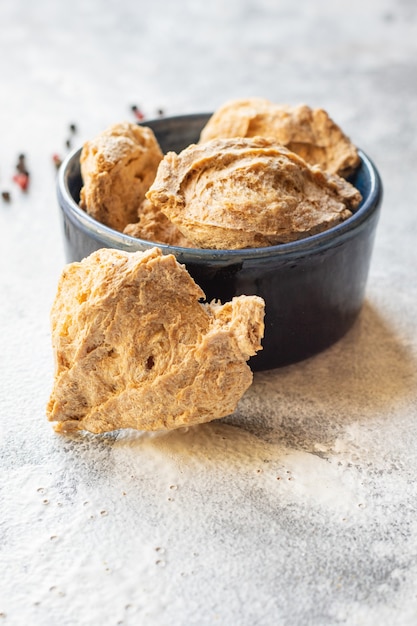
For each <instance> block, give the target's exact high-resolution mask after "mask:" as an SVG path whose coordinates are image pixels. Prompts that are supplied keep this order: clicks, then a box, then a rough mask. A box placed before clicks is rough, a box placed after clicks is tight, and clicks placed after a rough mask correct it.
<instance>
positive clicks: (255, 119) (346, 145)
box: [200, 98, 360, 178]
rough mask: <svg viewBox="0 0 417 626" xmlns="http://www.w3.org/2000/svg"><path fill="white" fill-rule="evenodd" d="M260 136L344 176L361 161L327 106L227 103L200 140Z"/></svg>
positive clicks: (262, 101)
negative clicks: (315, 107)
mask: <svg viewBox="0 0 417 626" xmlns="http://www.w3.org/2000/svg"><path fill="white" fill-rule="evenodd" d="M257 136H261V137H269V138H270V139H274V140H275V141H277V142H278V143H281V144H282V145H284V146H286V147H287V148H288V149H289V150H291V151H292V152H295V153H296V154H299V155H300V156H301V157H302V158H303V159H304V160H305V161H307V162H308V163H310V165H320V167H321V168H322V169H324V170H326V171H328V172H331V173H333V174H339V176H343V177H344V178H346V177H347V176H349V174H351V173H352V172H353V170H354V169H355V168H356V167H357V166H358V165H359V162H360V159H359V155H358V151H357V149H356V146H355V145H354V144H353V143H352V142H351V141H350V139H349V137H347V136H346V135H345V133H344V132H343V131H342V129H341V128H340V127H339V126H338V125H337V124H336V123H335V122H334V121H333V120H332V119H331V118H330V117H329V115H328V113H327V112H326V111H324V110H323V109H319V108H317V109H313V108H311V107H309V106H307V105H306V104H301V105H298V106H289V105H278V104H274V103H272V102H270V101H269V100H265V99H263V98H251V99H247V100H232V101H230V102H227V103H225V104H224V105H223V106H221V107H220V108H219V109H218V110H217V111H216V112H215V113H214V114H213V115H212V117H211V118H210V120H209V121H208V122H207V124H206V126H205V127H204V128H203V130H202V132H201V136H200V140H201V142H206V141H209V140H210V139H215V138H219V137H223V138H230V137H257Z"/></svg>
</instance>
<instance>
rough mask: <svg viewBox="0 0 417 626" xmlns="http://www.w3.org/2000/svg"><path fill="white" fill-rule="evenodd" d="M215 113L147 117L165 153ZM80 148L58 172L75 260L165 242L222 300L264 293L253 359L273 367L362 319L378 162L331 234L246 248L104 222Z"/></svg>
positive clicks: (359, 175)
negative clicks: (83, 192)
mask: <svg viewBox="0 0 417 626" xmlns="http://www.w3.org/2000/svg"><path fill="white" fill-rule="evenodd" d="M209 116H210V115H209V114H198V115H184V116H178V117H172V118H162V119H158V120H154V121H151V122H146V125H147V126H150V127H151V128H152V129H153V130H154V132H155V135H156V137H157V139H158V141H159V143H160V145H161V148H162V150H163V152H166V151H168V150H174V151H175V152H179V151H181V150H182V149H183V148H185V147H186V146H188V145H189V144H191V143H195V142H196V141H198V138H199V134H200V131H201V129H202V128H203V126H204V125H205V123H206V121H207V120H208V118H209ZM79 157H80V150H77V151H74V152H72V153H71V154H70V155H69V156H68V158H67V159H66V160H65V162H64V163H63V164H62V166H61V168H60V171H59V175H58V201H59V205H60V208H61V211H62V217H63V222H64V238H65V245H66V254H67V260H68V262H72V261H80V260H81V259H82V258H84V257H86V256H88V255H89V254H91V252H93V251H94V250H98V249H99V248H117V249H119V250H126V251H131V252H133V251H137V250H142V251H143V250H147V249H149V248H151V247H153V246H155V245H158V247H160V248H161V249H162V251H163V252H164V253H166V254H168V253H172V254H174V255H175V256H176V258H177V259H178V261H179V262H181V263H184V264H185V265H186V267H187V269H188V271H189V272H190V274H191V275H192V276H193V278H194V280H195V281H196V282H197V283H198V284H199V285H200V286H201V288H202V289H203V291H204V292H205V294H206V297H207V300H212V299H213V298H217V299H219V300H221V301H222V302H225V301H227V300H230V299H231V298H232V297H233V296H237V295H241V294H247V295H252V294H257V295H259V296H262V298H264V300H265V303H266V315H265V336H264V340H263V342H262V344H263V350H262V351H261V352H259V353H258V354H257V355H256V356H255V357H253V358H252V359H251V360H250V365H251V367H252V369H254V370H265V369H271V368H275V367H279V366H282V365H286V364H289V363H293V362H296V361H299V360H301V359H305V358H307V357H310V356H312V355H313V354H316V353H318V352H320V351H321V350H323V349H324V348H327V347H328V346H330V345H331V344H332V343H334V342H335V341H336V340H338V339H340V338H341V337H342V336H343V335H344V334H345V333H346V332H347V331H348V329H349V328H350V327H351V326H352V324H353V323H354V321H355V319H356V318H357V316H358V314H359V312H360V310H361V307H362V304H363V301H364V295H365V286H366V281H367V277H368V270H369V264H370V260H371V254H372V248H373V243H374V235H375V230H376V225H377V221H378V216H379V209H380V205H381V200H382V184H381V180H380V177H379V174H378V171H377V170H376V168H375V166H374V164H373V163H372V161H371V160H370V159H369V158H368V157H367V156H366V155H365V154H364V153H363V152H362V151H360V157H361V163H360V166H359V168H358V169H357V171H356V172H355V174H354V175H353V176H352V177H351V179H350V182H352V183H353V185H355V186H356V187H357V188H358V189H359V191H360V192H361V194H362V196H363V200H362V203H361V205H360V206H359V208H358V209H357V210H356V212H355V213H354V215H352V217H350V218H349V219H347V220H346V221H345V222H343V223H342V224H339V225H338V226H335V227H334V228H331V229H329V230H327V231H325V232H323V233H319V234H317V235H313V236H311V237H308V238H306V239H301V240H298V241H294V242H291V243H286V244H280V245H276V246H269V247H265V248H250V249H244V250H203V249H194V248H180V247H175V246H168V245H162V244H154V243H152V242H150V241H145V240H142V239H135V238H133V237H129V236H128V235H124V234H122V233H120V232H117V231H115V230H112V229H111V228H108V227H107V226H104V225H103V224H101V223H99V222H97V221H96V220H94V219H93V218H91V217H90V216H89V215H87V213H85V212H84V211H83V210H82V209H80V207H79V206H78V202H79V194H80V189H81V186H82V180H81V174H80V163H79Z"/></svg>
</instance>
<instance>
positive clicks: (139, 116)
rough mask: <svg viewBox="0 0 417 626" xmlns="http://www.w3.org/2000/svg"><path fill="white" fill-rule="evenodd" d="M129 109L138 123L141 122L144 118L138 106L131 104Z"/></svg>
mask: <svg viewBox="0 0 417 626" xmlns="http://www.w3.org/2000/svg"><path fill="white" fill-rule="evenodd" d="M131 109H132V111H133V115H134V116H135V117H136V119H138V120H139V121H142V120H143V119H144V118H145V116H144V114H143V113H142V111H141V110H140V109H139V107H138V106H136V104H132V106H131Z"/></svg>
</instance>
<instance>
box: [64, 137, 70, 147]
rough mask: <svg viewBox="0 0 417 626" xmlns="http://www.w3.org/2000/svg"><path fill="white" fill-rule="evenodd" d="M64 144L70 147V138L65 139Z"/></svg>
mask: <svg viewBox="0 0 417 626" xmlns="http://www.w3.org/2000/svg"><path fill="white" fill-rule="evenodd" d="M65 146H66V147H67V148H68V149H70V148H71V139H67V140H66V142H65Z"/></svg>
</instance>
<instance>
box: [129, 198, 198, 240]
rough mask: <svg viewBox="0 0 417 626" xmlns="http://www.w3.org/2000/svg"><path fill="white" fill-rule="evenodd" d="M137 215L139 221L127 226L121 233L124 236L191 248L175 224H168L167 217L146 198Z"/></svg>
mask: <svg viewBox="0 0 417 626" xmlns="http://www.w3.org/2000/svg"><path fill="white" fill-rule="evenodd" d="M138 215H139V221H138V222H136V223H134V224H128V225H127V226H126V228H125V229H124V231H123V232H124V233H125V234H126V235H130V236H131V237H138V238H139V239H146V240H147V241H153V242H156V243H165V244H168V245H170V246H181V247H183V248H190V247H192V244H191V243H190V242H189V241H188V239H187V238H186V237H184V235H183V234H182V232H181V231H180V230H178V228H177V227H176V226H175V224H173V223H172V222H170V221H169V219H168V218H167V216H166V215H165V214H164V213H162V211H160V210H159V209H157V208H156V207H154V206H153V204H152V203H151V202H149V200H147V199H146V198H145V200H144V201H143V202H142V204H141V206H140V208H139V213H138Z"/></svg>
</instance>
